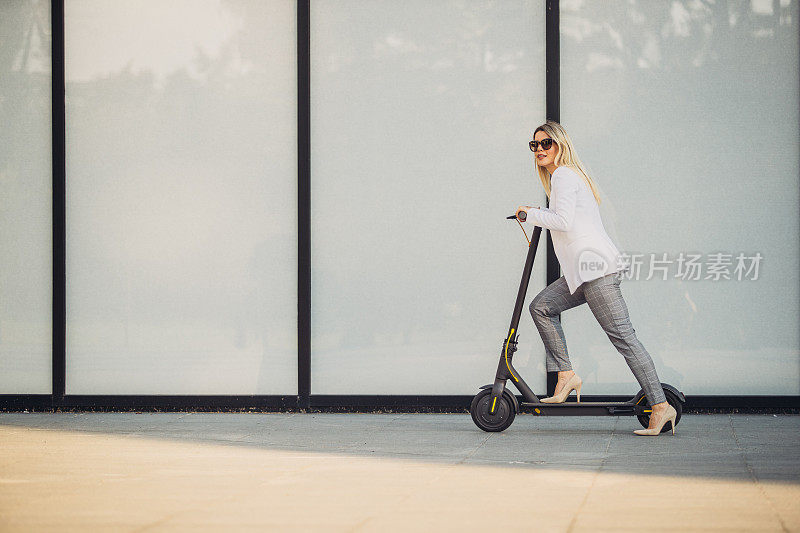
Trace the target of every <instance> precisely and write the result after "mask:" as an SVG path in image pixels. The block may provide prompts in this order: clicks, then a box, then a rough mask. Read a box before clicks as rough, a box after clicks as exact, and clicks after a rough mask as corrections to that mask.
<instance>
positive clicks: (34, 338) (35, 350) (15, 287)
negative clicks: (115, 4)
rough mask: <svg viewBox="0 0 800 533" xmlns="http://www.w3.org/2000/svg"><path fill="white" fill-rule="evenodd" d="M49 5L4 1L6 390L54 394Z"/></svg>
mask: <svg viewBox="0 0 800 533" xmlns="http://www.w3.org/2000/svg"><path fill="white" fill-rule="evenodd" d="M50 42H51V36H50V2H46V1H36V0H15V1H4V2H0V125H2V127H0V394H50V392H51V391H52V377H51V368H52V318H51V317H52V303H53V300H52V291H53V269H52V266H53V262H52V255H53V237H52V235H53V225H52V215H51V213H52V209H53V204H52V163H51V161H52V156H51V153H52V141H51V135H52V129H51V111H50V103H51V96H50V94H51V88H50V87H51V76H50V61H51V56H50Z"/></svg>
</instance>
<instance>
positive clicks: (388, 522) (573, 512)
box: [0, 413, 800, 532]
mask: <svg viewBox="0 0 800 533" xmlns="http://www.w3.org/2000/svg"><path fill="white" fill-rule="evenodd" d="M640 427H641V426H640V425H639V424H638V422H637V421H636V419H635V418H634V417H550V418H547V417H534V416H532V415H518V416H517V419H516V420H515V422H514V424H513V425H512V426H511V427H510V428H509V429H507V430H506V431H504V432H502V433H484V432H483V431H480V430H479V429H478V428H476V427H475V425H474V424H473V423H472V420H471V418H470V416H469V414H412V413H407V414H406V413H404V414H350V413H347V414H319V413H313V414H304V413H253V414H248V413H138V414H137V413H0V531H59V532H62V531H87V530H91V531H131V532H133V531H189V530H191V531H197V530H202V531H223V530H224V531H253V530H274V531H325V532H328V531H342V532H361V531H375V532H378V531H380V532H384V531H433V530H436V531H458V532H463V531H485V530H486V528H490V527H491V528H503V529H506V530H510V531H645V530H647V531H666V530H669V531H676V530H678V531H712V530H725V531H800V503H799V502H800V453H798V452H800V416H798V415H771V414H770V415H737V414H732V415H728V414H715V415H701V414H684V415H683V417H682V419H681V421H680V423H679V424H678V426H677V429H676V434H675V435H674V436H673V435H671V434H664V435H660V436H658V437H641V436H636V435H634V434H633V430H634V429H638V428H640ZM498 530H499V529H498Z"/></svg>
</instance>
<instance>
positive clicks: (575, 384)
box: [539, 374, 583, 403]
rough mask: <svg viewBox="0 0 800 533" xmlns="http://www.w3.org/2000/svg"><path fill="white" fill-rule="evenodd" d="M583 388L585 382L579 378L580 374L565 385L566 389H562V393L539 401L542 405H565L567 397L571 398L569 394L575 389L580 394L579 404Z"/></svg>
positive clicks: (575, 375) (573, 376)
mask: <svg viewBox="0 0 800 533" xmlns="http://www.w3.org/2000/svg"><path fill="white" fill-rule="evenodd" d="M582 386H583V380H582V379H581V378H580V377H579V376H578V374H572V375H571V376H570V377H569V380H568V381H567V382H566V384H564V388H563V389H561V392H559V393H558V394H555V395H553V396H550V397H548V398H541V399H540V400H539V401H540V402H542V403H564V401H565V400H566V399H567V396H569V393H570V392H572V391H573V389H574V390H575V391H576V392H577V393H578V402H580V401H581V387H582Z"/></svg>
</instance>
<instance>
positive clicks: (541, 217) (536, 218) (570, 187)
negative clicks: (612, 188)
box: [525, 169, 580, 231]
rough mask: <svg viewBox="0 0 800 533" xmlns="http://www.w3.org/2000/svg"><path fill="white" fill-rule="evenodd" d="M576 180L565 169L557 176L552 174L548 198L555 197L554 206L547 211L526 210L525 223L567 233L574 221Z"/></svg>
mask: <svg viewBox="0 0 800 533" xmlns="http://www.w3.org/2000/svg"><path fill="white" fill-rule="evenodd" d="M578 179H580V178H579V177H578V175H577V174H576V173H575V171H572V170H567V169H565V170H563V171H561V172H558V175H557V176H556V175H555V173H554V174H553V176H552V180H551V182H550V183H551V186H552V188H553V189H552V191H551V194H550V196H551V197H552V196H553V195H555V197H556V201H555V204H554V205H553V206H551V208H549V209H548V208H544V209H536V208H531V209H528V210H527V211H526V213H527V218H526V219H525V222H530V223H531V224H534V225H536V226H542V227H543V228H547V229H550V230H556V231H569V230H570V229H571V228H572V222H573V220H575V204H576V203H577V200H578V185H579V184H578V181H577V180H578Z"/></svg>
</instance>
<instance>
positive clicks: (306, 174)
mask: <svg viewBox="0 0 800 533" xmlns="http://www.w3.org/2000/svg"><path fill="white" fill-rule="evenodd" d="M309 2H310V0H297V260H298V263H297V406H298V407H299V408H300V409H308V408H309V406H310V395H311V123H310V115H311V109H310V107H311V83H310V78H311V66H310V65H311V61H310V52H311V30H310V5H309Z"/></svg>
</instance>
